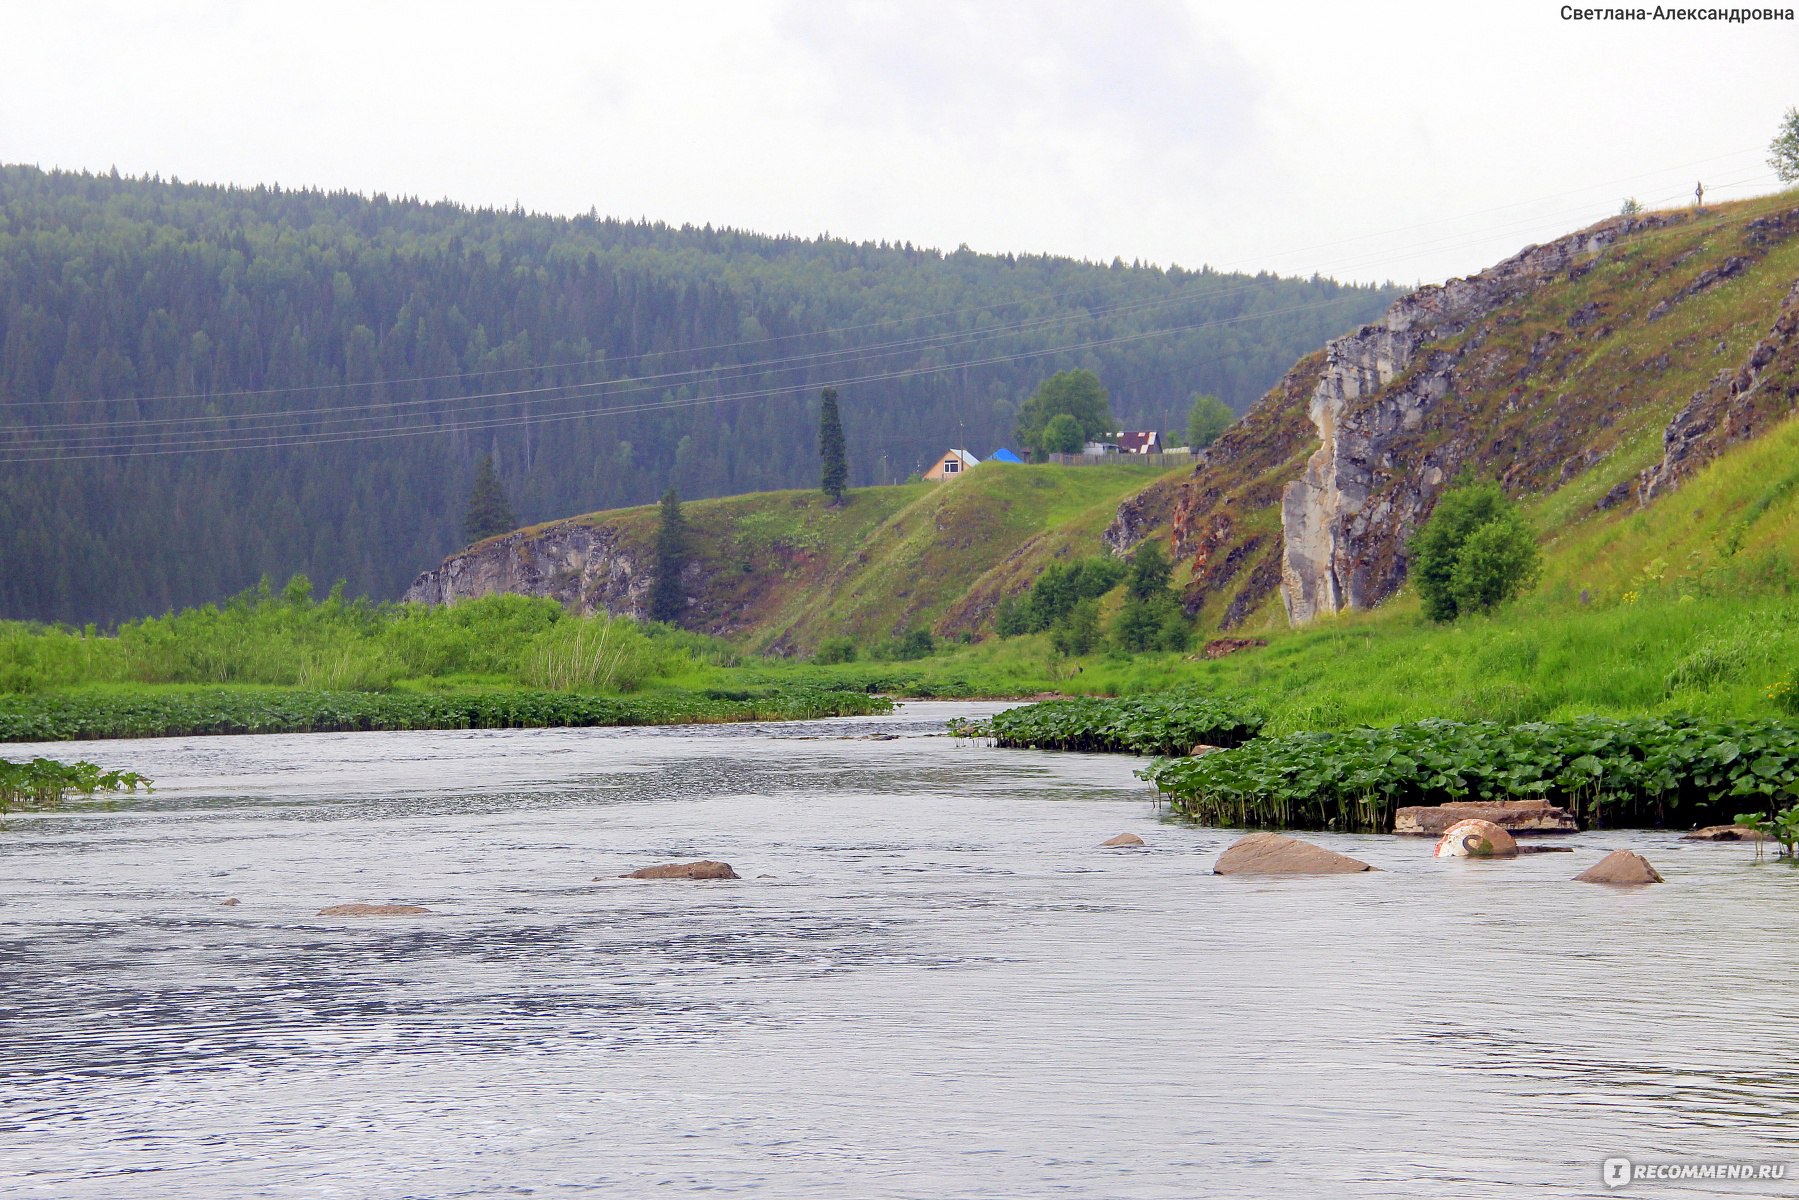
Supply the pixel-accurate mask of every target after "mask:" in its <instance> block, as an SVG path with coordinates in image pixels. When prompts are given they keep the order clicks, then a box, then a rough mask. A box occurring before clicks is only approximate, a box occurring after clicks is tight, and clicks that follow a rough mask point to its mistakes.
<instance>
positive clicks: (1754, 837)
mask: <svg viewBox="0 0 1799 1200" xmlns="http://www.w3.org/2000/svg"><path fill="white" fill-rule="evenodd" d="M1680 840H1681V841H1683V842H1765V841H1767V840H1768V835H1767V834H1765V833H1763V832H1762V831H1761V830H1759V829H1751V828H1749V827H1748V826H1747V825H1707V826H1706V827H1705V828H1704V829H1695V830H1693V832H1691V833H1683V834H1681V835H1680Z"/></svg>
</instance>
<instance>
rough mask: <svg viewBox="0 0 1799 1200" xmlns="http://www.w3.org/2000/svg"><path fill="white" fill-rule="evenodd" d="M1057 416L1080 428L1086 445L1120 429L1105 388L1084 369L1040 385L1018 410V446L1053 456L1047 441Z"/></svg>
mask: <svg viewBox="0 0 1799 1200" xmlns="http://www.w3.org/2000/svg"><path fill="white" fill-rule="evenodd" d="M1058 416H1067V417H1069V418H1071V419H1072V420H1073V421H1075V422H1076V423H1077V424H1078V425H1079V426H1080V432H1081V440H1082V441H1083V442H1085V441H1090V440H1091V439H1093V438H1094V437H1096V436H1098V435H1099V434H1102V433H1104V432H1106V431H1107V430H1109V429H1115V428H1117V420H1116V418H1114V417H1113V416H1112V407H1111V405H1110V404H1109V403H1107V400H1106V389H1105V385H1104V384H1102V383H1100V381H1099V376H1097V375H1095V374H1094V373H1093V372H1092V371H1089V370H1086V369H1085V368H1077V369H1075V370H1072V371H1062V372H1059V373H1057V374H1055V375H1052V376H1050V377H1049V378H1048V379H1046V380H1044V381H1043V382H1042V383H1040V384H1038V385H1037V390H1036V391H1034V392H1032V393H1031V395H1030V398H1029V399H1027V400H1026V401H1025V402H1024V404H1022V405H1021V406H1020V407H1019V409H1018V424H1017V426H1016V428H1015V430H1014V432H1015V434H1016V435H1017V438H1018V441H1019V443H1020V444H1021V445H1022V446H1024V447H1025V448H1026V449H1028V450H1030V451H1032V452H1034V453H1035V454H1037V455H1039V456H1041V455H1044V454H1048V453H1050V450H1049V446H1048V445H1047V443H1046V437H1047V435H1048V430H1049V425H1050V423H1051V421H1053V420H1054V419H1055V418H1056V417H1058ZM1061 428H1063V429H1066V426H1062V427H1061ZM1076 449H1077V450H1078V449H1079V447H1078V446H1077V447H1076Z"/></svg>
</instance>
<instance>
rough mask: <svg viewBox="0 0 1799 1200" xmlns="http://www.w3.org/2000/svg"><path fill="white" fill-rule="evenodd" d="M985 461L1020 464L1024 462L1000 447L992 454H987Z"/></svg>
mask: <svg viewBox="0 0 1799 1200" xmlns="http://www.w3.org/2000/svg"><path fill="white" fill-rule="evenodd" d="M987 461H988V462H1015V463H1021V462H1023V461H1024V459H1022V458H1020V457H1018V456H1017V455H1016V454H1014V453H1012V452H1011V451H1010V450H1008V449H1006V448H1005V447H1004V446H1001V447H1000V448H999V449H998V450H995V451H994V452H993V453H992V454H989V455H988V456H987Z"/></svg>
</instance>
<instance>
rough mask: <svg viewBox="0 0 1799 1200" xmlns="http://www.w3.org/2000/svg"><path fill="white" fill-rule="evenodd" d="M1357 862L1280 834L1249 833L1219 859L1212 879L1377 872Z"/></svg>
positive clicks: (1233, 843) (1347, 856) (1373, 868)
mask: <svg viewBox="0 0 1799 1200" xmlns="http://www.w3.org/2000/svg"><path fill="white" fill-rule="evenodd" d="M1378 870H1380V868H1379V867H1374V866H1370V865H1369V864H1367V863H1365V862H1363V861H1362V860H1361V859H1359V858H1351V857H1349V855H1347V854H1338V853H1337V852H1336V851H1335V850H1326V849H1325V848H1324V847H1322V846H1314V845H1312V844H1311V843H1310V842H1302V841H1300V840H1299V839H1298V838H1290V837H1287V836H1285V835H1284V834H1279V833H1251V834H1246V835H1244V836H1243V837H1240V838H1238V839H1237V840H1236V841H1234V842H1232V843H1231V844H1230V846H1229V847H1227V848H1226V850H1225V852H1224V853H1223V854H1220V855H1219V856H1218V862H1217V864H1216V865H1215V866H1213V868H1212V873H1213V874H1214V875H1352V874H1356V873H1358V872H1361V871H1378Z"/></svg>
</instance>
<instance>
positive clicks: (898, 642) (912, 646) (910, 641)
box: [868, 628, 937, 662]
mask: <svg viewBox="0 0 1799 1200" xmlns="http://www.w3.org/2000/svg"><path fill="white" fill-rule="evenodd" d="M935 653H937V639H936V638H933V637H932V636H931V631H930V630H928V629H922V628H920V629H910V630H907V631H906V632H905V633H903V634H901V635H900V636H898V637H891V638H886V639H884V640H882V641H879V642H876V643H875V644H874V646H873V647H872V648H871V649H870V650H869V654H868V656H869V657H870V658H872V659H877V660H880V661H883V662H913V661H915V660H917V659H920V658H929V657H931V655H933V654H935Z"/></svg>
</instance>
